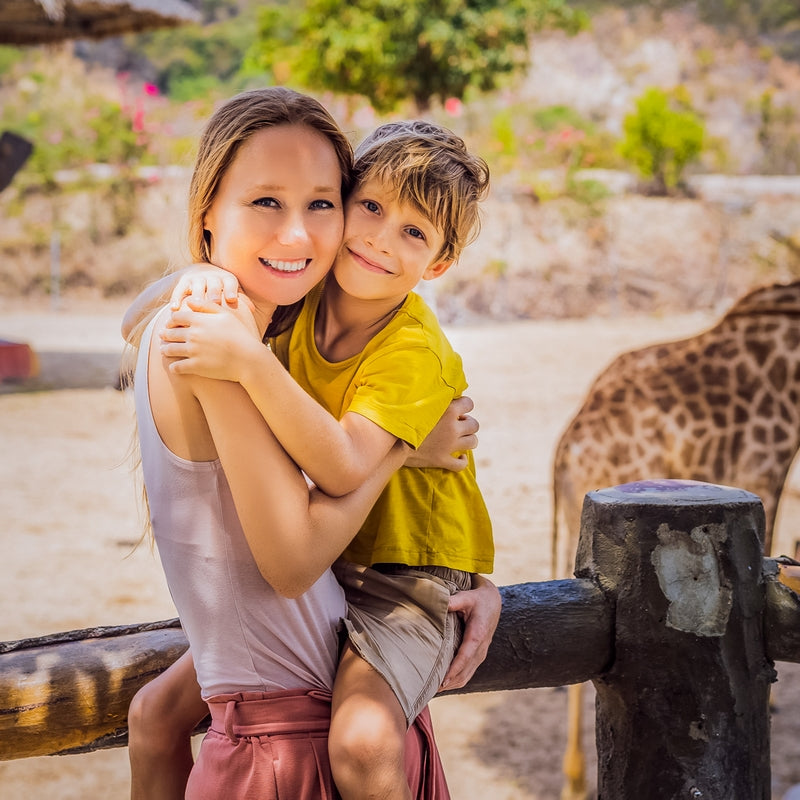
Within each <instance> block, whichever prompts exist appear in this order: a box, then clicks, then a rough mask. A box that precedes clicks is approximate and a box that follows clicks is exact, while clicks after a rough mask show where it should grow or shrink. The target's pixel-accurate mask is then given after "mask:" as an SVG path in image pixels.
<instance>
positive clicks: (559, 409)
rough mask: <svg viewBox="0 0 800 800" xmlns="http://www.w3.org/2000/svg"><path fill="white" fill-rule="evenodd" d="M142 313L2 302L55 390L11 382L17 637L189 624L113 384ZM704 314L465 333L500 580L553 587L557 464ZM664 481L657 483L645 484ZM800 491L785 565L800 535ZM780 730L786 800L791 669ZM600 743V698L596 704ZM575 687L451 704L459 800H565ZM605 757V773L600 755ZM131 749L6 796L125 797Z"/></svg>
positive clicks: (444, 707) (9, 491)
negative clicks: (173, 589) (572, 440)
mask: <svg viewBox="0 0 800 800" xmlns="http://www.w3.org/2000/svg"><path fill="white" fill-rule="evenodd" d="M123 308H124V304H116V305H110V304H108V303H105V304H103V305H102V306H100V307H94V306H91V305H89V304H87V303H79V302H77V301H75V302H72V301H69V302H67V301H63V303H62V308H61V309H59V310H53V309H50V308H49V307H47V306H40V307H36V306H33V305H30V304H28V305H24V306H20V305H19V304H17V303H11V302H9V301H6V300H4V301H2V304H0V338H5V339H12V340H16V341H27V342H29V343H31V344H33V345H34V346H35V349H36V351H37V353H38V354H39V357H40V361H41V367H42V372H41V375H40V378H39V381H38V389H39V390H38V391H25V392H21V391H19V390H18V389H19V387H14V386H9V385H4V386H2V387H0V481H1V484H0V485H2V490H1V491H2V494H1V495H0V496H2V507H3V515H4V524H3V539H2V542H3V564H4V569H5V573H4V578H3V582H2V589H0V640H9V639H17V638H22V637H26V636H34V635H40V634H45V633H52V632H55V631H61V630H69V629H73V628H81V627H87V626H90V625H106V624H107V625H112V624H122V623H134V622H144V621H149V620H157V619H165V618H168V617H172V616H174V615H175V612H174V608H173V606H172V603H171V600H170V597H169V593H168V592H167V589H166V586H165V583H164V579H163V576H162V572H161V568H160V565H159V563H158V560H157V557H156V556H155V554H153V553H151V552H150V551H149V549H148V548H147V546H140V547H138V548H136V549H133V548H134V545H135V543H136V542H137V540H138V538H139V534H140V530H141V523H140V516H139V506H138V500H137V489H136V486H135V481H134V479H133V476H132V474H131V470H130V463H129V460H128V448H129V443H130V437H131V433H132V430H133V428H132V403H131V399H130V397H128V396H127V395H126V394H125V393H122V392H119V391H117V390H115V389H114V388H113V383H114V375H115V368H116V365H117V362H118V358H119V354H120V352H121V349H122V342H121V339H120V337H119V333H118V325H119V319H120V316H121V312H122V310H123ZM710 321H711V319H710V318H709V317H707V316H703V315H691V316H680V317H637V318H635V319H632V318H628V319H600V318H595V319H589V320H582V321H559V322H525V323H510V324H492V325H480V326H472V327H459V328H451V329H449V334H450V337H451V339H452V341H453V343H454V344H455V346H456V347H457V349H458V350H459V351H460V352H461V353H462V355H463V357H464V361H465V366H466V369H467V375H468V377H469V378H470V381H471V387H470V390H469V394H470V395H471V396H472V397H473V399H474V400H475V404H476V411H475V414H476V416H477V417H478V418H479V420H480V422H481V434H480V448H479V450H478V454H477V462H478V468H479V478H480V480H481V483H482V485H483V488H484V491H485V495H486V499H487V503H488V505H489V509H490V512H491V514H492V518H493V520H494V525H495V536H496V542H497V562H496V571H495V573H494V576H493V577H494V579H495V581H496V582H497V583H498V584H500V585H506V584H512V583H520V582H524V581H540V580H547V579H548V578H549V551H550V503H551V501H550V488H549V472H550V459H551V455H552V452H553V449H554V446H555V443H556V441H557V438H558V435H559V433H560V431H561V430H562V428H563V427H564V426H565V425H566V423H567V422H568V420H569V418H570V415H571V414H572V413H573V411H574V410H575V409H576V408H577V406H578V404H579V401H580V399H581V397H582V394H583V392H584V391H585V389H586V388H587V386H588V385H589V383H590V381H591V379H592V377H593V376H594V375H595V374H596V373H597V372H598V371H599V370H600V369H601V368H602V367H603V366H605V364H606V363H607V362H608V361H609V360H610V359H611V358H612V357H613V356H614V355H616V354H617V353H619V352H621V351H623V350H627V349H629V348H631V347H633V346H639V345H643V344H646V343H650V342H655V341H661V340H666V339H672V338H676V337H678V336H682V335H685V334H689V333H692V332H696V331H699V330H701V329H702V328H704V327H706V325H707V324H709V323H710ZM642 477H650V476H642ZM795 482H797V478H792V480H791V482H790V491H789V492H787V493H786V495H785V500H784V502H783V506H782V513H781V519H782V520H783V522H781V520H780V519H779V529H778V531H777V542H776V549H775V552H782V551H785V550H788V549H789V543H790V542H791V541H793V540H794V539H795V538H797V537H796V536H795V535H794V532H793V531H791V530H790V528H791V522H790V520H791V519H792V518H793V517H794V516H795V514H796V513H797V511H798V504H799V502H800V501H799V500H798V498H799V497H800V495H798V492H797V490H796V489H795V488H793V486H794V483H795ZM778 674H779V680H778V682H777V684H775V688H774V700H775V712H774V715H773V724H772V740H773V741H772V764H773V797H774V798H776V799H779V798H782V797H783V796H784V794H785V793H786V791H787V790H788V789H789V787H790V786H791V785H793V784H796V783H800V757H798V756H800V722H798V719H800V717H799V716H798V715H797V714H794V713H793V712H792V709H793V708H796V707H798V706H799V705H800V667H798V665H790V664H779V665H778ZM586 702H587V708H588V709H589V711H590V713H589V720H590V722H589V723H588V724H587V730H586V735H585V738H586V741H587V743H588V744H589V745H590V750H591V749H592V748H591V745H592V739H591V737H592V732H591V716H592V715H591V702H592V701H591V692H590V691H587V692H586ZM565 709H566V691H565V690H563V689H534V690H527V691H520V692H498V693H491V694H483V695H466V696H458V697H445V698H439V699H437V700H435V701H434V702H433V704H432V711H433V715H434V719H435V724H436V729H437V738H438V741H439V744H440V748H441V752H442V756H443V760H444V763H445V767H446V770H447V774H448V779H449V782H450V785H451V790H452V794H453V797H454V800H469V799H470V798H474V797H489V798H492V800H553V799H554V798H557V797H558V791H559V786H560V775H559V771H560V763H561V756H562V753H563V745H564V739H565ZM589 762H590V766H591V770H592V774H594V758H593V756H591V755H590V757H589ZM127 781H128V767H127V754H126V751H125V750H112V751H104V752H99V753H94V754H91V755H82V756H69V757H57V758H36V759H24V760H20V761H14V762H5V763H0V799H4V798H17V797H25V798H31V800H37V799H38V798H47V800H72V799H73V798H75V800H78V799H79V798H80V800H86V798H104V799H106V798H107V799H108V800H122V798H125V797H126V796H127V791H128V787H127ZM644 800H646V798H645V799H644Z"/></svg>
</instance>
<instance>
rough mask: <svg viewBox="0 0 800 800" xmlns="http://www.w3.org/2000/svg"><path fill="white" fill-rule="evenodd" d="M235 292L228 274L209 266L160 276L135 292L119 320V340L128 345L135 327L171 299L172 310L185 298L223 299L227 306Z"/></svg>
mask: <svg viewBox="0 0 800 800" xmlns="http://www.w3.org/2000/svg"><path fill="white" fill-rule="evenodd" d="M238 291H239V282H238V281H237V280H236V278H235V276H234V275H232V274H231V273H230V272H227V271H226V270H223V269H220V268H219V267H215V266H213V265H211V264H190V265H189V266H188V267H184V268H183V269H181V270H178V271H176V272H172V273H170V274H169V275H164V276H163V277H161V278H159V279H158V280H157V281H155V282H154V283H151V284H150V285H149V286H145V288H144V289H142V291H141V292H139V294H138V295H137V296H136V298H135V299H134V301H133V302H132V303H131V305H130V306H129V307H128V310H127V311H126V312H125V314H124V316H123V317H122V325H121V330H122V338H123V339H125V341H126V342H130V340H131V334H132V333H133V332H134V330H135V329H136V327H137V325H139V323H140V322H141V321H142V320H143V319H145V317H148V316H149V315H150V314H151V313H152V312H153V311H156V310H157V309H159V308H161V307H162V306H163V305H164V304H165V303H166V302H167V300H170V299H171V301H172V305H173V308H176V307H177V305H178V304H179V299H180V298H181V297H185V296H191V297H194V298H202V297H207V298H208V299H209V300H211V301H213V302H216V303H221V302H222V299H223V298H224V300H225V302H226V303H228V305H231V306H235V305H236V303H237V299H238Z"/></svg>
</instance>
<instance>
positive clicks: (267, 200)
mask: <svg viewBox="0 0 800 800" xmlns="http://www.w3.org/2000/svg"><path fill="white" fill-rule="evenodd" d="M253 205H254V206H265V207H267V208H277V207H278V205H279V203H278V201H277V200H276V199H275V198H274V197H259V198H258V200H254V201H253Z"/></svg>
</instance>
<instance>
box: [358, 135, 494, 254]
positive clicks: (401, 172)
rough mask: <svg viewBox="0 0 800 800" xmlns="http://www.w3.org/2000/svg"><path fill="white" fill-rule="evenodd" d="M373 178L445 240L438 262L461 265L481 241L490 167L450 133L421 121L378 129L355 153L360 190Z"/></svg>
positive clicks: (458, 137) (459, 138) (461, 140)
mask: <svg viewBox="0 0 800 800" xmlns="http://www.w3.org/2000/svg"><path fill="white" fill-rule="evenodd" d="M373 178H374V179H377V180H380V181H381V182H383V183H387V184H389V185H390V186H392V187H393V188H394V189H395V190H396V191H397V193H398V196H399V198H400V200H401V202H408V203H411V204H412V205H413V206H415V207H416V208H417V209H418V210H419V211H420V212H421V213H422V214H424V215H425V216H426V217H427V218H428V219H430V221H431V222H432V223H433V225H434V226H435V227H436V229H437V230H438V231H439V232H440V233H441V234H442V236H443V237H444V244H443V245H442V249H441V251H440V252H439V253H438V254H437V256H436V258H435V260H437V261H439V260H446V261H456V260H457V259H458V257H459V256H460V255H461V251H462V250H463V249H464V248H465V247H466V246H467V245H468V244H469V243H470V242H472V241H474V240H475V238H476V237H477V236H478V233H479V232H480V217H479V211H478V203H479V202H480V201H481V200H483V199H484V198H485V197H486V195H487V193H488V190H489V167H488V166H487V165H486V162H485V161H484V160H483V159H482V158H479V157H478V156H475V155H473V154H472V153H470V152H469V151H468V150H467V146H466V145H465V144H464V141H463V139H461V137H460V136H457V135H456V134H455V133H453V132H452V131H450V130H448V129H447V128H444V127H442V126H441V125H436V124H434V123H432V122H424V121H422V120H411V121H407V122H389V123H387V124H385V125H381V126H380V127H378V128H377V129H376V130H375V131H374V132H373V133H371V134H370V135H369V136H367V138H366V139H364V141H363V142H361V144H360V145H359V146H358V147H357V148H356V163H355V181H356V185H358V184H361V183H363V182H365V181H369V180H372V179H373Z"/></svg>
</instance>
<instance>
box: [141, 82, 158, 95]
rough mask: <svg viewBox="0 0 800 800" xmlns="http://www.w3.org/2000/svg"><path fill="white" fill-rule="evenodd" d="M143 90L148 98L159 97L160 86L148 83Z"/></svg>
mask: <svg viewBox="0 0 800 800" xmlns="http://www.w3.org/2000/svg"><path fill="white" fill-rule="evenodd" d="M142 88H143V89H144V93H145V94H146V95H147V96H148V97H158V86H156V85H155V84H154V83H146V84H145V85H144V86H143V87H142Z"/></svg>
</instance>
